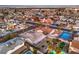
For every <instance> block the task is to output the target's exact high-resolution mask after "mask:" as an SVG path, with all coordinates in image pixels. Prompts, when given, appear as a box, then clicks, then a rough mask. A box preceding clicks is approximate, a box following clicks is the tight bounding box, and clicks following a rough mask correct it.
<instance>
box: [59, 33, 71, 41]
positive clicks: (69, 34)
mask: <svg viewBox="0 0 79 59" xmlns="http://www.w3.org/2000/svg"><path fill="white" fill-rule="evenodd" d="M59 38H62V39H64V40H70V39H71V38H72V33H69V32H62V33H61V34H60V35H59Z"/></svg>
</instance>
